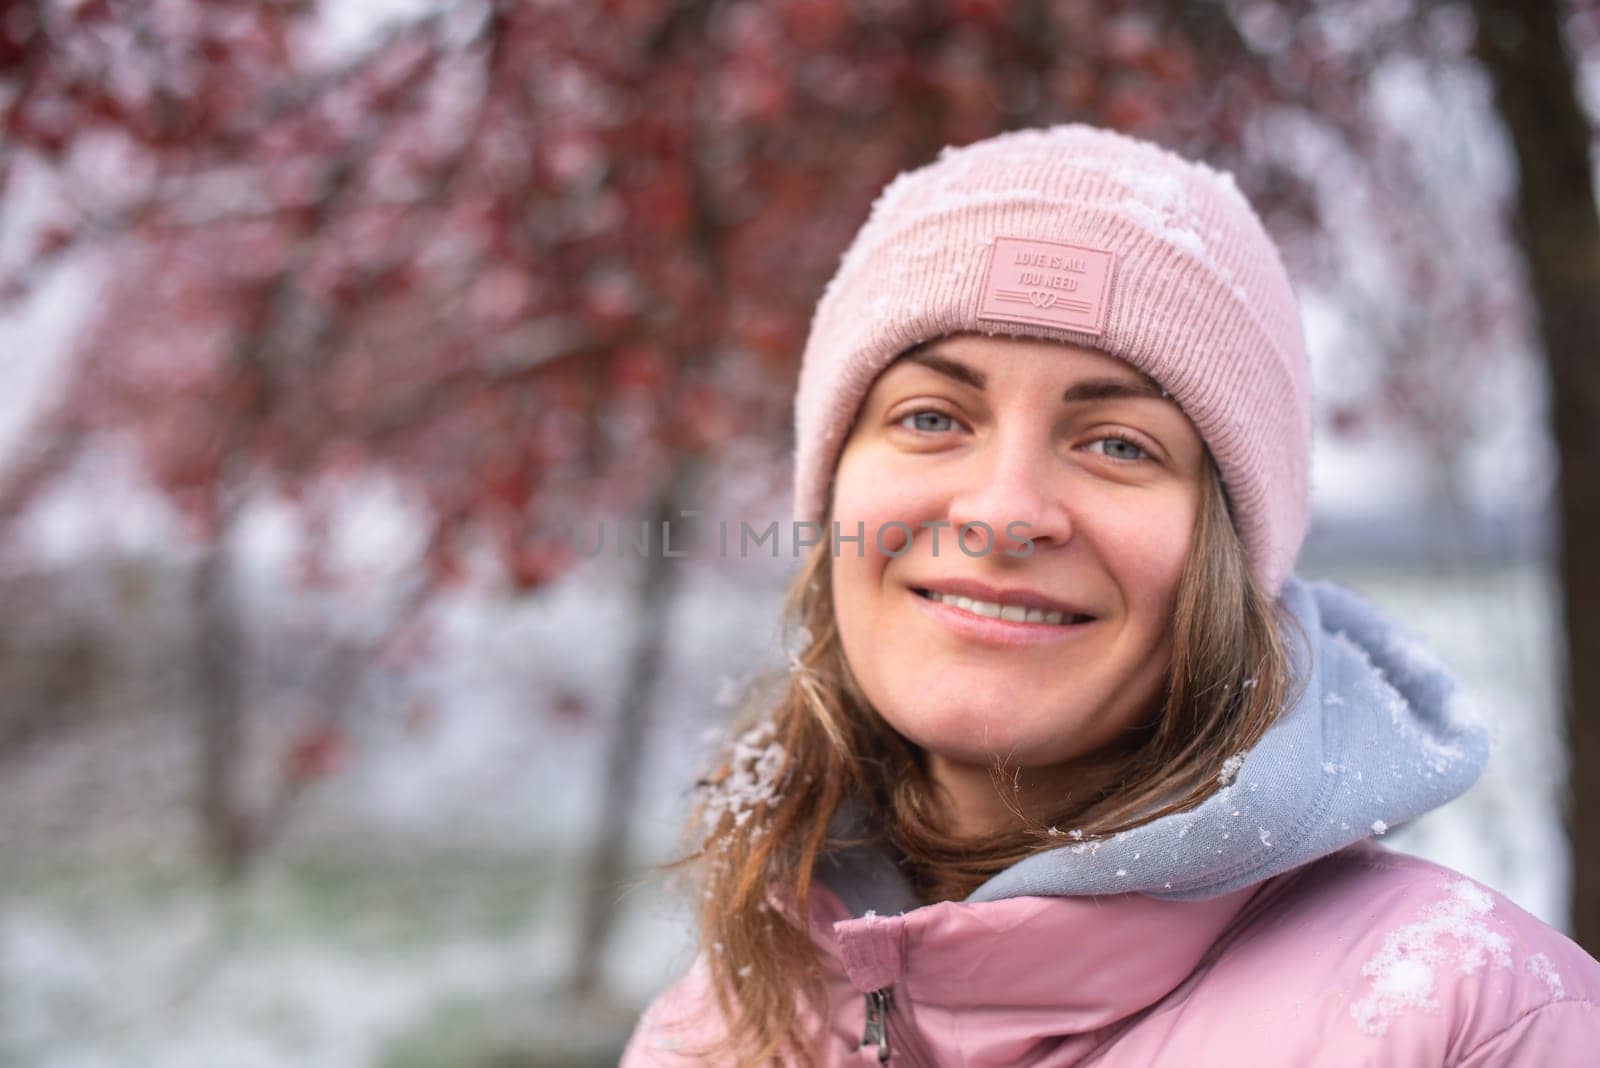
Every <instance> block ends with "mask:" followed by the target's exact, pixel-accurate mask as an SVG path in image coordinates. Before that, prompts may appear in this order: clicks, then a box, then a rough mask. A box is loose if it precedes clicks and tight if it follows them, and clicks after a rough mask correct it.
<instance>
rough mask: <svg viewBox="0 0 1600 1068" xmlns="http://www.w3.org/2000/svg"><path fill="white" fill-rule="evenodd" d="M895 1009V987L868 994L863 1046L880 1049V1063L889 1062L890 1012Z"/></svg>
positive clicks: (862, 1035)
mask: <svg viewBox="0 0 1600 1068" xmlns="http://www.w3.org/2000/svg"><path fill="white" fill-rule="evenodd" d="M893 1007H894V987H892V986H885V987H880V988H879V989H877V990H869V991H868V992H867V1027H866V1030H865V1031H863V1032H862V1033H861V1045H860V1046H859V1047H857V1048H858V1049H866V1048H867V1047H868V1046H877V1047H878V1063H879V1064H885V1063H887V1062H888V1060H889V1010H890V1009H891V1008H893Z"/></svg>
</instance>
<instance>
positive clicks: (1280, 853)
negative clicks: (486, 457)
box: [623, 125, 1600, 1066]
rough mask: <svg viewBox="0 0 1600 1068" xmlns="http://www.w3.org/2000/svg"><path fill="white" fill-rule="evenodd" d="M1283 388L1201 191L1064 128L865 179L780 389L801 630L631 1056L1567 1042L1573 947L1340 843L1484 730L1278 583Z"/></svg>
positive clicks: (1299, 505) (1478, 762) (1288, 584)
mask: <svg viewBox="0 0 1600 1068" xmlns="http://www.w3.org/2000/svg"><path fill="white" fill-rule="evenodd" d="M1307 379H1308V375H1307V368H1306V362H1305V354H1304V344H1303V338H1302V334H1301V327H1300V322H1299V315H1298V309H1297V305H1296V303H1295V298H1294V294H1293V290H1292V289H1291V287H1290V283H1289V280H1288V277H1287V274H1286V272H1285V271H1284V268H1283V266H1282V263H1281V261H1280V259H1279V257H1278V255H1277V251H1276V249H1275V248H1274V246H1273V244H1272V242H1271V240H1270V239H1269V238H1268V236H1267V234H1266V233H1265V231H1264V230H1263V228H1262V226H1261V224H1260V222H1259V220H1258V219H1257V217H1256V215H1255V213H1254V212H1253V210H1252V209H1251V208H1250V206H1249V204H1248V203H1247V202H1246V201H1245V199H1244V198H1243V197H1242V196H1241V195H1240V194H1239V192H1238V190H1237V188H1236V187H1235V186H1234V184H1233V182H1232V180H1231V179H1230V178H1229V177H1228V176H1227V175H1225V174H1221V173H1218V172H1216V171H1213V170H1211V169H1210V168H1208V167H1205V166H1204V165H1202V164H1197V163H1191V162H1188V161H1186V160H1183V159H1181V158H1180V157H1177V156H1175V155H1173V154H1171V153H1169V152H1167V151H1165V150H1164V149H1161V148H1160V147H1158V146H1155V145H1152V144H1149V143H1147V142H1143V141H1139V140H1136V139H1133V138H1129V137H1126V136H1123V135H1118V134H1114V133H1110V132H1107V131H1102V130H1098V129H1094V128H1092V127H1086V126H1081V125H1067V126H1059V127H1054V128H1051V129H1045V130H1025V131H1018V132H1015V133H1012V134H1007V135H1003V136H1000V137H996V138H993V139H991V140H988V141H985V142H981V143H979V144H976V145H972V146H968V147H966V148H963V149H960V150H954V149H946V150H945V151H944V152H943V153H942V154H941V155H940V157H939V159H938V160H937V161H936V162H934V163H933V164H931V165H929V166H927V167H924V168H922V169H920V170H916V171H912V172H909V173H907V174H904V175H901V176H900V177H899V178H897V179H896V180H895V181H894V182H892V183H891V184H890V185H889V186H888V188H887V189H886V190H885V191H884V192H883V194H882V195H881V196H880V197H879V199H878V201H877V202H876V203H875V204H874V205H873V209H872V212H871V216H870V218H869V219H868V220H867V222H866V224H865V225H864V226H863V228H862V230H861V232H860V233H859V234H858V235H857V237H856V239H855V241H854V243H853V244H852V246H851V248H850V250H849V251H848V252H847V253H846V255H845V257H844V259H843V261H842V263H841V265H840V268H839V272H838V275H837V276H836V277H835V279H834V280H833V282H832V283H830V285H829V286H828V289H827V291H826V292H825V294H824V296H823V298H822V301H821V303H820V304H819V306H818V309H817V314H816V317H815V320H814V321H813V323H812V329H811V336H810V339H809V341H808V343H807V347H806V351H805V355H804V361H803V367H802V371H801V376H800V386H799V393H798V396H797V398H796V409H797V431H798V433H797V465H796V509H797V513H798V517H799V518H800V519H802V520H805V521H810V522H820V523H822V524H823V527H822V529H823V530H824V531H826V533H827V537H826V538H825V539H824V542H823V544H822V545H821V546H819V547H818V550H817V552H816V553H815V554H814V555H813V556H812V557H811V558H810V560H809V563H808V565H807V567H806V568H805V569H804V571H803V573H802V574H801V575H800V576H799V578H798V580H797V581H796V584H795V586H794V589H793V591H792V593H791V599H790V611H791V614H792V616H793V617H796V618H798V619H799V620H800V621H801V622H802V623H803V624H804V626H803V628H802V629H801V634H802V635H803V639H804V640H803V649H802V650H801V651H800V653H799V654H798V655H797V656H796V657H795V659H794V661H793V663H792V665H791V668H792V670H791V673H790V676H789V678H788V679H787V681H786V684H785V689H784V690H783V692H782V693H781V695H780V696H779V698H778V699H777V700H776V701H775V702H772V706H773V707H771V708H768V709H765V710H759V712H760V714H758V716H757V717H756V718H755V720H754V722H753V723H752V724H750V725H749V726H748V729H746V730H745V731H744V733H742V734H741V735H740V736H739V737H738V738H737V739H736V741H735V743H734V745H733V747H732V749H731V751H730V753H729V755H728V759H727V760H726V761H725V762H724V763H723V765H722V766H721V768H720V769H719V771H718V773H717V774H716V775H713V776H712V777H711V779H710V780H709V781H708V782H707V783H706V784H705V786H706V793H705V795H704V803H703V805H702V815H703V817H704V820H705V824H704V826H705V828H706V832H707V833H706V835H705V838H704V842H703V844H702V846H701V848H700V849H699V850H698V851H697V852H696V853H695V854H694V855H693V856H691V857H690V858H688V860H686V861H685V863H692V864H693V865H694V868H695V870H696V871H697V872H698V873H699V874H700V875H701V877H702V879H703V890H702V894H703V898H702V907H701V921H702V932H701V934H702V944H701V949H702V952H701V954H700V956H699V957H698V958H697V960H696V962H695V964H694V966H693V967H692V968H691V969H690V971H689V973H688V974H687V975H686V976H685V977H684V978H683V979H681V980H680V981H679V982H678V983H677V984H675V985H674V986H673V987H672V988H671V989H669V990H668V991H667V992H666V993H665V994H663V995H662V996H661V997H660V998H658V999H657V1000H656V1002H655V1003H654V1004H653V1005H652V1006H651V1007H650V1008H649V1010H648V1011H647V1012H646V1013H645V1015H644V1017H643V1018H642V1019H641V1021H640V1022H639V1025H638V1027H637V1029H636V1031H635V1033H634V1036H633V1039H632V1041H631V1042H630V1044H629V1046H628V1049H627V1052H626V1053H625V1055H624V1059H623V1064H624V1065H628V1066H632V1065H655V1064H703V1063H726V1064H762V1063H771V1062H773V1061H779V1062H781V1063H821V1064H843V1063H873V1062H879V1063H883V1062H887V1063H890V1064H907V1065H946V1064H950V1065H1069V1064H1074V1065H1075V1064H1091V1063H1092V1064H1096V1065H1105V1066H1113V1065H1116V1066H1121V1065H1150V1064H1175V1065H1184V1066H1193V1065H1224V1064H1226V1065H1240V1064H1247V1065H1277V1064H1283V1065H1306V1064H1338V1065H1346V1064H1383V1065H1390V1064H1396V1065H1400V1064H1403V1065H1445V1064H1448V1065H1502V1064H1529V1065H1563V1064H1572V1065H1576V1064H1579V1063H1585V1064H1587V1063H1594V1062H1593V1060H1592V1058H1593V1057H1594V1056H1595V1050H1596V1048H1597V1045H1596V1044H1597V1042H1600V1010H1597V1009H1596V1002H1597V1000H1600V964H1597V963H1596V962H1595V961H1594V960H1593V959H1592V958H1591V957H1589V956H1588V955H1587V954H1586V953H1584V952H1583V950H1581V949H1580V948H1579V947H1578V946H1576V945H1575V944H1574V943H1573V942H1571V941H1570V940H1568V939H1567V938H1565V937H1564V936H1562V935H1561V934H1560V933H1559V932H1557V931H1555V930H1553V929H1551V928H1549V927H1548V926H1546V925H1544V924H1542V923H1540V922H1539V921H1538V920H1537V919H1535V918H1534V917H1532V916H1530V915H1529V914H1528V913H1526V912H1524V911H1523V910H1521V909H1520V908H1518V907H1517V906H1516V905H1514V904H1512V903H1511V902H1510V901H1508V900H1506V899H1505V898H1503V897H1502V896H1500V895H1499V894H1497V893H1495V892H1494V891H1492V890H1490V889H1488V888H1486V887H1483V886H1481V885H1480V884H1477V883H1475V882H1473V881H1471V880H1470V879H1466V878H1464V877H1462V876H1460V875H1458V874H1456V873H1454V872H1451V871H1450V870H1448V869H1446V868H1443V867H1440V866H1439V865H1436V864H1432V863H1428V862H1426V861H1423V860H1420V859H1416V858H1412V857H1408V856H1405V855H1402V854H1398V853H1394V852H1391V851H1389V850H1386V849H1384V848H1382V847H1381V846H1379V845H1377V844H1376V843H1375V842H1373V841H1372V839H1373V837H1374V836H1376V835H1382V834H1383V833H1384V832H1385V830H1387V829H1388V828H1389V827H1393V826H1396V825H1398V824H1400V823H1402V822H1404V821H1407V820H1410V819H1413V818H1415V817H1417V816H1418V815H1420V814H1422V813H1423V812H1426V811H1428V810H1429V809H1432V808H1435V807H1437V806H1439V805H1441V804H1443V803H1444V802H1446V801H1448V800H1450V799H1452V798H1454V797H1456V796H1458V795H1459V794H1461V793H1462V792H1463V791H1465V790H1466V789H1467V788H1468V787H1469V786H1470V785H1471V784H1472V782H1473V781H1474V780H1475V779H1476V778H1477V776H1478V775H1479V773H1480V772H1481V770H1482V768H1483V765H1484V762H1485V760H1486V759H1487V750H1488V746H1487V740H1486V731H1485V729H1484V727H1483V725H1482V724H1481V722H1480V721H1478V720H1477V719H1476V718H1475V717H1473V716H1471V715H1470V714H1468V712H1467V709H1466V707H1465V699H1464V697H1463V695H1462V694H1461V692H1460V690H1459V689H1458V687H1457V684H1456V682H1455V681H1454V679H1453V678H1452V677H1451V676H1450V674H1449V673H1448V672H1447V671H1446V670H1445V669H1444V667H1443V666H1442V665H1441V664H1440V663H1439V662H1438V661H1437V660H1436V659H1435V658H1433V657H1432V656H1431V655H1429V654H1428V653H1427V652H1425V651H1424V650H1423V649H1421V648H1420V647H1419V646H1417V645H1416V644H1414V643H1413V642H1412V641H1411V640H1409V639H1408V638H1407V637H1406V636H1405V635H1404V634H1403V633H1402V632H1401V631H1400V630H1399V629H1398V628H1397V627H1396V626H1395V625H1394V623H1393V622H1392V621H1391V620H1390V619H1388V618H1387V617H1386V616H1384V615H1383V614H1381V613H1380V612H1379V611H1378V610H1377V609H1376V608H1374V607H1373V606H1372V605H1371V604H1370V603H1368V602H1367V601H1365V600H1363V599H1361V598H1359V597H1357V596H1356V595H1354V594H1352V593H1350V592H1349V591H1347V590H1345V589H1343V588H1341V587H1339V586H1336V585H1333V584H1331V583H1327V582H1314V583H1307V582H1302V581H1301V580H1299V579H1298V578H1297V577H1295V576H1294V575H1293V574H1292V568H1293V563H1294V560H1295V557H1296V555H1297V553H1298V551H1299V548H1300V544H1301V542H1302V540H1303V538H1304V534H1305V529H1306V524H1307V471H1308V467H1309V450H1310V401H1309V395H1308V381H1307Z"/></svg>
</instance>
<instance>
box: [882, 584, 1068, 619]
mask: <svg viewBox="0 0 1600 1068" xmlns="http://www.w3.org/2000/svg"><path fill="white" fill-rule="evenodd" d="M911 586H912V588H913V589H921V590H933V591H934V592H935V593H943V594H948V595H950V596H953V597H970V598H972V599H973V600H974V601H994V602H996V603H998V604H1014V605H1019V606H1020V607H1022V608H1037V609H1039V610H1040V611H1041V612H1061V613H1062V614H1064V615H1073V616H1092V615H1094V613H1093V612H1091V611H1089V610H1088V609H1087V608H1082V607H1079V606H1078V605H1075V604H1068V603H1067V602H1066V601H1058V600H1056V599H1055V598H1054V597H1046V596H1045V595H1044V594H1042V593H1040V592H1038V591H1037V590H1030V589H1025V588H1023V587H1021V586H1006V587H1001V586H989V585H986V584H984V583H982V582H974V581H973V580H971V579H940V580H938V581H935V582H913V583H911Z"/></svg>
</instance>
